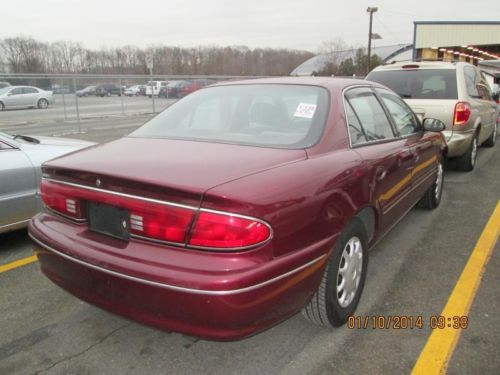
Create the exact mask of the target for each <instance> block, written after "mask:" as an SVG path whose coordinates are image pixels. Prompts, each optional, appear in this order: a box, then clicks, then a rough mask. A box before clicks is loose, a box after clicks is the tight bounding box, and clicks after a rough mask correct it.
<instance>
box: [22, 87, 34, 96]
mask: <svg viewBox="0 0 500 375" xmlns="http://www.w3.org/2000/svg"><path fill="white" fill-rule="evenodd" d="M23 93H24V94H38V90H37V89H35V88H34V87H25V88H23Z"/></svg>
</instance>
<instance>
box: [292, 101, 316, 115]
mask: <svg viewBox="0 0 500 375" xmlns="http://www.w3.org/2000/svg"><path fill="white" fill-rule="evenodd" d="M316 107H317V105H316V104H307V103H299V105H298V107H297V109H296V110H295V113H294V114H293V117H303V118H313V116H314V112H316Z"/></svg>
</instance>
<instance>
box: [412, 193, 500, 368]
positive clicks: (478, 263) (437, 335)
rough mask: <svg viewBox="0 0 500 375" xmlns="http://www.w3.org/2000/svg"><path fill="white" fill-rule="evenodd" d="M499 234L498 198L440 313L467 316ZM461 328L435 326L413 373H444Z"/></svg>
mask: <svg viewBox="0 0 500 375" xmlns="http://www.w3.org/2000/svg"><path fill="white" fill-rule="evenodd" d="M499 234H500V201H499V202H498V203H497V206H496V208H495V210H494V211H493V214H492V215H491V216H490V218H489V220H488V223H487V224H486V227H485V228H484V230H483V233H481V236H480V237H479V240H478V241H477V243H476V246H475V247H474V250H473V251H472V254H471V256H470V258H469V260H468V261H467V264H466V265H465V268H464V270H463V271H462V274H461V275H460V278H459V279H458V282H457V283H456V285H455V288H454V289H453V292H452V293H451V295H450V297H449V298H448V302H447V303H446V306H445V307H444V310H443V311H442V312H441V315H442V316H445V317H453V316H463V315H467V314H468V313H469V310H470V306H471V304H472V301H473V300H474V296H475V295H476V291H477V288H478V287H479V284H480V283H481V278H482V276H483V273H484V269H485V267H486V264H487V263H488V260H489V258H490V256H491V254H492V252H493V249H494V247H495V244H496V242H497V239H498V236H499ZM460 333H461V329H454V328H451V327H448V326H447V324H446V325H445V328H444V329H435V330H433V332H432V334H431V335H430V337H429V339H428V340H427V343H426V344H425V347H424V349H423V350H422V353H420V356H419V357H418V360H417V362H416V363H415V367H413V371H412V375H424V374H425V375H432V374H445V373H446V369H447V367H448V362H449V360H450V358H451V355H452V354H453V351H454V349H455V345H456V344H457V342H458V338H459V337H460Z"/></svg>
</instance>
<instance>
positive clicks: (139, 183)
mask: <svg viewBox="0 0 500 375" xmlns="http://www.w3.org/2000/svg"><path fill="white" fill-rule="evenodd" d="M305 158H306V153H305V151H304V150H284V149H273V148H263V147H251V146H240V145H233V144H220V143H209V142H193V141H180V140H169V139H152V138H134V137H126V138H122V139H120V140H117V141H114V142H111V143H108V144H103V145H98V146H96V147H93V148H90V149H88V150H85V151H83V152H79V153H74V154H71V155H68V156H66V157H62V158H58V159H54V160H52V161H50V162H49V163H47V164H45V165H44V168H43V170H44V176H45V177H48V178H53V179H59V180H65V181H67V182H71V183H78V184H83V185H86V186H92V187H99V188H100V189H107V190H112V191H116V192H125V193H129V194H134V195H140V196H146V197H150V198H155V199H162V200H168V201H172V202H175V203H181V204H186V205H192V206H199V203H200V200H201V198H202V196H203V193H204V192H205V191H207V190H208V189H210V188H213V187H215V186H218V185H220V184H223V183H227V182H229V181H232V180H235V179H239V178H241V177H244V176H247V175H251V174H254V173H257V172H260V171H262V170H266V169H270V168H275V167H277V166H280V165H284V164H287V163H291V162H295V161H298V160H303V159H305ZM97 185H98V186H97Z"/></svg>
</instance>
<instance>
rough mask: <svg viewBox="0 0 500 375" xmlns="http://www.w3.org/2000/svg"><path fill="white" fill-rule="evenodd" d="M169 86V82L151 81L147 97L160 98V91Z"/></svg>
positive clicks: (147, 88) (147, 89) (147, 86)
mask: <svg viewBox="0 0 500 375" xmlns="http://www.w3.org/2000/svg"><path fill="white" fill-rule="evenodd" d="M167 84H168V81H149V82H148V84H147V85H146V95H147V96H149V97H151V96H153V95H154V96H158V94H159V93H160V89H161V88H162V87H166V86H167Z"/></svg>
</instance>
